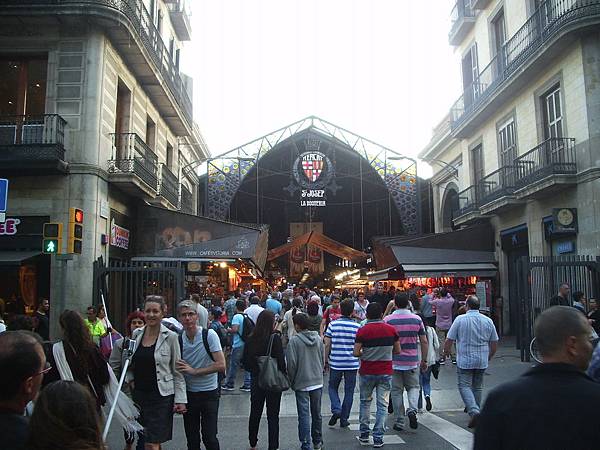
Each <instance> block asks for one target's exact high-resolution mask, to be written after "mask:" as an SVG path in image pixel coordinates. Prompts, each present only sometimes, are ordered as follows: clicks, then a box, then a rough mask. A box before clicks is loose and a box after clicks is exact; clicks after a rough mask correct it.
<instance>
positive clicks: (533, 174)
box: [515, 138, 577, 188]
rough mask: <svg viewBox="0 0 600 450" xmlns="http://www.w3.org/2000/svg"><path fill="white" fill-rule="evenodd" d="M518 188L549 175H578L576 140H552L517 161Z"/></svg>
mask: <svg viewBox="0 0 600 450" xmlns="http://www.w3.org/2000/svg"><path fill="white" fill-rule="evenodd" d="M515 167H516V170H517V172H516V173H517V179H516V183H515V186H516V187H517V188H522V187H525V186H527V185H529V184H532V183H534V182H535V181H537V180H540V179H542V178H545V177H547V176H549V175H572V174H576V173H577V161H576V157H575V139H573V138H550V139H547V140H546V141H544V142H542V143H541V144H540V145H538V146H537V147H535V148H533V149H532V150H530V151H528V152H527V153H525V154H524V155H522V156H519V157H518V158H517V159H515Z"/></svg>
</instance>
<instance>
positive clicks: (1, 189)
mask: <svg viewBox="0 0 600 450" xmlns="http://www.w3.org/2000/svg"><path fill="white" fill-rule="evenodd" d="M7 207H8V180H7V179H6V178H0V223H1V222H4V221H5V220H6V208H7Z"/></svg>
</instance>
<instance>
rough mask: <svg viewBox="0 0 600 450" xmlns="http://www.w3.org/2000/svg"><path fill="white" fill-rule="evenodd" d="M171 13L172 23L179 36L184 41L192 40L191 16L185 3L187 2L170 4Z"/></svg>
mask: <svg viewBox="0 0 600 450" xmlns="http://www.w3.org/2000/svg"><path fill="white" fill-rule="evenodd" d="M167 6H168V8H169V13H170V15H171V23H172V24H173V28H174V30H175V33H177V36H178V37H179V39H181V40H182V41H189V40H190V39H191V37H192V36H191V34H192V33H191V30H192V26H191V24H190V15H189V12H188V9H187V6H186V3H185V0H175V1H173V2H171V3H168V5H167Z"/></svg>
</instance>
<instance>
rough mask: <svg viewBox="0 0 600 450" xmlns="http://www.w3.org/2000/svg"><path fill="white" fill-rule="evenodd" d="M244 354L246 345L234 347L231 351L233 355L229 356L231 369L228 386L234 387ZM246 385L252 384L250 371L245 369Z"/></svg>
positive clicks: (228, 373) (228, 374) (227, 381)
mask: <svg viewBox="0 0 600 450" xmlns="http://www.w3.org/2000/svg"><path fill="white" fill-rule="evenodd" d="M242 356H244V347H238V348H234V349H233V350H232V351H231V357H230V358H229V371H228V372H227V379H226V380H225V385H226V386H228V387H234V385H235V377H236V375H237V371H238V367H239V366H240V364H241V361H242ZM244 386H250V372H247V371H244Z"/></svg>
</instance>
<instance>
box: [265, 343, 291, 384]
mask: <svg viewBox="0 0 600 450" xmlns="http://www.w3.org/2000/svg"><path fill="white" fill-rule="evenodd" d="M274 338H275V334H271V338H270V339H269V348H268V349H267V354H266V355H265V356H259V357H258V358H257V360H258V361H257V363H258V385H259V387H260V388H261V389H264V390H265V391H272V392H283V391H287V390H288V389H289V388H290V382H289V380H288V378H287V376H286V375H285V374H284V373H283V372H282V371H281V370H279V366H278V365H277V358H273V357H272V356H271V350H272V348H273V339H274Z"/></svg>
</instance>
